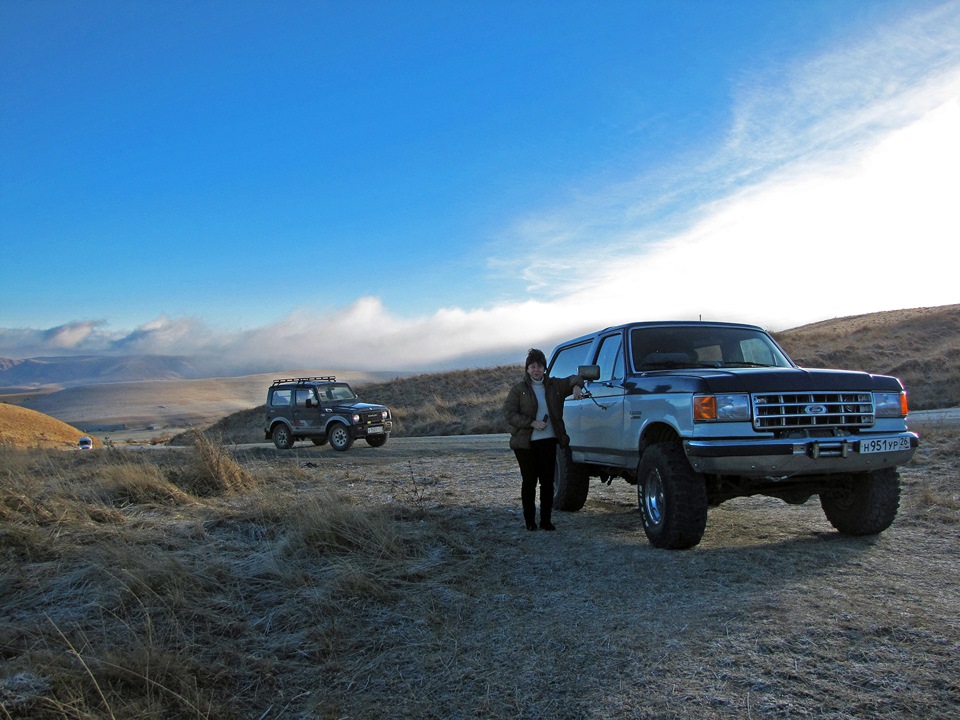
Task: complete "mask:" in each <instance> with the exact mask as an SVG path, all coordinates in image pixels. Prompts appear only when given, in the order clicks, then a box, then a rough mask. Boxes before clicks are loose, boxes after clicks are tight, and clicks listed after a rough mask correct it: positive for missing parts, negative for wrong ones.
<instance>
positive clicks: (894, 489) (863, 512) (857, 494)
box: [820, 468, 900, 535]
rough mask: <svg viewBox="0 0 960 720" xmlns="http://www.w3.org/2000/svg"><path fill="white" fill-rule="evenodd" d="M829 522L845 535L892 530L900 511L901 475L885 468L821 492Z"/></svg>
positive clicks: (821, 500) (850, 479)
mask: <svg viewBox="0 0 960 720" xmlns="http://www.w3.org/2000/svg"><path fill="white" fill-rule="evenodd" d="M820 507H822V508H823V514H824V515H826V516H827V520H829V521H830V524H831V525H833V526H834V527H835V528H836V529H837V530H839V531H840V532H842V533H843V534H844V535H876V534H877V533H881V532H883V531H884V530H886V529H887V528H888V527H890V524H891V523H892V522H893V519H894V518H895V517H896V516H897V510H899V509H900V474H899V473H898V472H897V470H896V468H883V469H882V470H875V471H874V472H871V473H866V474H864V475H852V476H850V477H849V478H847V479H845V480H844V481H843V482H841V483H840V484H839V485H838V486H837V487H835V488H831V489H830V490H829V491H825V492H822V493H820Z"/></svg>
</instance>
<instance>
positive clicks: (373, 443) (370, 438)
mask: <svg viewBox="0 0 960 720" xmlns="http://www.w3.org/2000/svg"><path fill="white" fill-rule="evenodd" d="M386 444H387V435H386V434H384V435H367V445H369V446H370V447H383V446H384V445H386Z"/></svg>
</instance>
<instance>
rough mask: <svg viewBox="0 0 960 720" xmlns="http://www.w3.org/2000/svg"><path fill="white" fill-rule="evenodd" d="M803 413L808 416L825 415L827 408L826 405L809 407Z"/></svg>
mask: <svg viewBox="0 0 960 720" xmlns="http://www.w3.org/2000/svg"><path fill="white" fill-rule="evenodd" d="M803 411H804V412H805V413H806V414H807V415H823V414H824V413H825V412H826V411H827V408H826V407H825V406H824V405H807V406H806V407H805V408H804V409H803Z"/></svg>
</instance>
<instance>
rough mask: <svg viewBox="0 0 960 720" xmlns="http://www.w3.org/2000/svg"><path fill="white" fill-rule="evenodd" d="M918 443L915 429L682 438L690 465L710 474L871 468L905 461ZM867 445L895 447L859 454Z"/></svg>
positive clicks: (779, 475)
mask: <svg viewBox="0 0 960 720" xmlns="http://www.w3.org/2000/svg"><path fill="white" fill-rule="evenodd" d="M919 444H920V438H919V437H918V436H917V434H916V433H912V432H897V433H871V434H861V435H847V436H842V437H830V438H783V439H776V438H768V439H763V440H741V439H703V440H684V441H683V447H684V450H685V451H686V453H687V459H688V460H689V461H690V465H691V466H693V469H694V470H696V471H697V472H699V473H708V474H711V475H738V476H742V477H754V478H787V477H793V476H797V475H831V474H846V473H860V472H869V471H872V470H879V469H880V468H885V467H895V466H897V465H903V464H904V463H906V462H908V461H909V460H910V458H912V457H913V454H914V452H916V449H917V447H918V445H919ZM867 447H890V448H896V449H892V450H885V451H881V452H862V451H861V450H863V449H866V448H867Z"/></svg>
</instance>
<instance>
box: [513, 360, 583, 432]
mask: <svg viewBox="0 0 960 720" xmlns="http://www.w3.org/2000/svg"><path fill="white" fill-rule="evenodd" d="M576 385H579V386H580V387H581V388H582V387H583V378H582V377H580V376H579V375H571V376H570V377H565V378H552V377H550V376H549V375H544V376H543V390H544V395H545V396H546V399H547V407H546V409H545V410H542V409H540V408H539V407H537V405H538V403H537V396H536V395H535V394H534V392H533V384H532V381H531V380H530V376H529V375H527V373H526V372H524V373H523V380H521V381H520V382H518V383H517V384H516V385H514V386H513V387H512V388H510V392H508V393H507V399H506V400H505V401H504V403H503V415H504V417H505V418H506V420H507V423H508V424H509V425H510V447H511V448H513V449H514V450H529V449H530V436H531V435H533V428H532V427H530V423H532V422H533V420H534V418H542V417H543V416H544V415H545V414H549V415H550V422H552V423H553V432H554V433H555V434H556V436H557V441H558V442H559V443H560V447H566V446H567V445H569V444H570V436H569V435H567V429H566V427H565V426H564V424H563V399H564V398H565V397H567V396H568V395H570V393H572V392H573V388H574V386H576Z"/></svg>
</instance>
